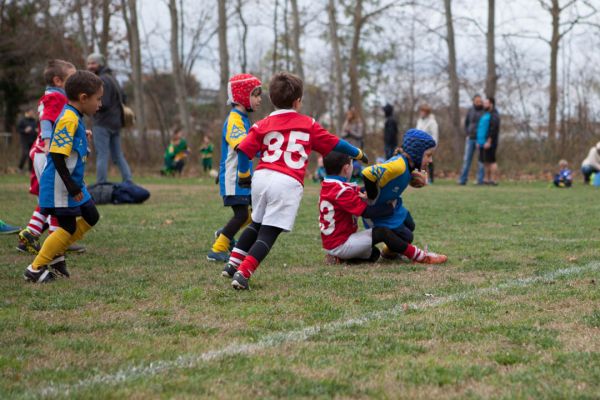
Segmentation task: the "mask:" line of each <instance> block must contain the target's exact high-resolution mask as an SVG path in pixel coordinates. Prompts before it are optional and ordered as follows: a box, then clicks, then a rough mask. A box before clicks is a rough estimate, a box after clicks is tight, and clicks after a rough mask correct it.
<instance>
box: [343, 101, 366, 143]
mask: <svg viewBox="0 0 600 400" xmlns="http://www.w3.org/2000/svg"><path fill="white" fill-rule="evenodd" d="M364 132H365V128H364V124H363V122H362V118H361V116H360V115H358V112H357V111H356V108H354V106H352V107H350V109H349V110H348V112H347V113H346V120H345V121H344V125H342V138H343V139H345V140H346V141H348V143H350V144H351V145H353V146H356V147H358V148H361V149H362V148H363V141H364Z"/></svg>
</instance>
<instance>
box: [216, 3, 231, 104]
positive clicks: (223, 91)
mask: <svg viewBox="0 0 600 400" xmlns="http://www.w3.org/2000/svg"><path fill="white" fill-rule="evenodd" d="M217 3H218V4H217V6H218V13H219V26H218V31H219V64H220V71H221V74H220V76H221V82H220V83H221V85H220V86H219V105H220V107H221V114H225V111H226V110H227V107H226V103H227V82H228V81H229V50H228V49H227V11H226V6H227V4H226V3H227V1H226V0H217Z"/></svg>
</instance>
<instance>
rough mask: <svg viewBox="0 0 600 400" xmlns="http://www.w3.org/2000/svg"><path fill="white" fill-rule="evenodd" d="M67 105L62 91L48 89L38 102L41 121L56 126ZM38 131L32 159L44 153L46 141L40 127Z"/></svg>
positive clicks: (30, 154) (31, 151)
mask: <svg viewBox="0 0 600 400" xmlns="http://www.w3.org/2000/svg"><path fill="white" fill-rule="evenodd" d="M66 104H67V97H66V96H65V95H64V94H63V93H62V92H61V91H60V90H58V89H55V88H47V89H46V91H45V92H44V95H43V96H42V97H41V98H40V101H39V102H38V116H39V120H40V121H42V120H47V121H50V122H51V123H52V125H54V123H55V122H56V118H58V116H59V115H60V113H61V112H62V110H63V108H64V107H65V105H66ZM38 131H39V134H38V137H37V139H36V141H35V143H34V144H33V146H31V150H30V151H29V156H30V157H31V158H33V155H34V154H37V153H43V152H44V139H42V129H41V127H39V126H38Z"/></svg>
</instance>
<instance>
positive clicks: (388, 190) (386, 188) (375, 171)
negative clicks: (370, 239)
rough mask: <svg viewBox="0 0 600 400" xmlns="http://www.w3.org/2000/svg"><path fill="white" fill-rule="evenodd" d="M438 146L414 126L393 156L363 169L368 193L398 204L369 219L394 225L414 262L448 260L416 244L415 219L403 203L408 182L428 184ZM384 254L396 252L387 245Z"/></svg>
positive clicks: (379, 200) (371, 222) (378, 201)
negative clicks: (391, 210) (386, 214)
mask: <svg viewBox="0 0 600 400" xmlns="http://www.w3.org/2000/svg"><path fill="white" fill-rule="evenodd" d="M435 148H436V142H435V140H433V138H432V137H431V136H430V135H429V134H428V133H426V132H424V131H421V130H418V129H410V130H408V131H407V132H406V133H405V134H404V138H403V140H402V147H400V148H398V149H397V150H396V153H395V155H394V156H393V157H392V158H390V159H388V160H387V161H385V162H383V163H380V164H375V165H372V166H370V167H367V168H365V169H364V170H363V171H362V176H363V180H364V183H365V189H366V192H367V197H368V198H369V199H370V200H371V201H372V202H373V203H374V204H385V203H390V202H395V204H396V205H395V208H394V213H393V214H392V215H389V216H385V217H379V218H373V219H371V220H367V221H366V222H367V223H368V224H369V225H372V226H373V227H385V228H389V229H391V230H392V231H393V232H394V233H395V234H396V235H397V236H398V237H399V238H400V239H402V240H403V241H404V242H406V250H405V251H403V252H402V254H403V255H405V256H406V257H408V258H409V259H410V260H412V261H414V262H418V263H426V264H441V263H444V262H446V260H447V259H448V257H446V256H445V255H441V254H436V253H432V252H429V251H426V250H421V249H419V248H418V247H416V246H413V245H412V242H413V231H414V230H415V222H414V220H413V218H412V216H411V215H410V212H409V211H408V210H407V209H406V207H404V205H403V203H402V193H403V192H404V190H405V189H406V188H407V187H408V185H411V186H413V187H416V188H419V187H423V186H425V185H426V183H427V173H426V172H425V171H426V169H427V166H428V165H429V163H431V162H432V161H433V153H434V151H435ZM382 255H383V256H384V257H394V256H395V254H391V253H390V252H389V251H388V250H387V249H385V248H384V251H383V253H382Z"/></svg>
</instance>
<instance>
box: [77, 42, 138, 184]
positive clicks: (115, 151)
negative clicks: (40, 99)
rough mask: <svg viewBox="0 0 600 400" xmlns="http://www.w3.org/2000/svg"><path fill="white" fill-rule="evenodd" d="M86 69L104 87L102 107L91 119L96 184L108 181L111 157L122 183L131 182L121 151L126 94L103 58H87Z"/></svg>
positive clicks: (94, 56) (96, 55)
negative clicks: (100, 81) (121, 132)
mask: <svg viewBox="0 0 600 400" xmlns="http://www.w3.org/2000/svg"><path fill="white" fill-rule="evenodd" d="M87 69H88V71H91V72H93V73H95V74H96V75H98V76H99V77H100V79H102V83H103V84H104V94H103V95H102V106H101V107H100V109H99V110H98V112H97V113H96V114H95V115H94V117H93V118H92V120H93V122H94V124H93V127H92V132H93V134H94V135H93V138H94V148H95V149H96V183H103V182H106V181H107V177H108V157H109V155H110V157H111V158H112V161H113V162H114V163H115V164H116V165H117V166H118V167H119V170H120V171H121V177H122V178H123V182H131V170H130V169H129V165H128V164H127V160H125V156H124V155H123V150H122V149H121V135H120V130H121V127H122V126H123V103H124V97H125V94H124V93H123V91H122V90H121V87H120V86H119V83H118V82H117V80H116V79H115V78H114V77H113V76H112V71H111V70H110V68H108V67H107V66H106V62H105V60H104V56H103V55H102V54H98V53H93V54H90V55H89V56H88V58H87Z"/></svg>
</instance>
